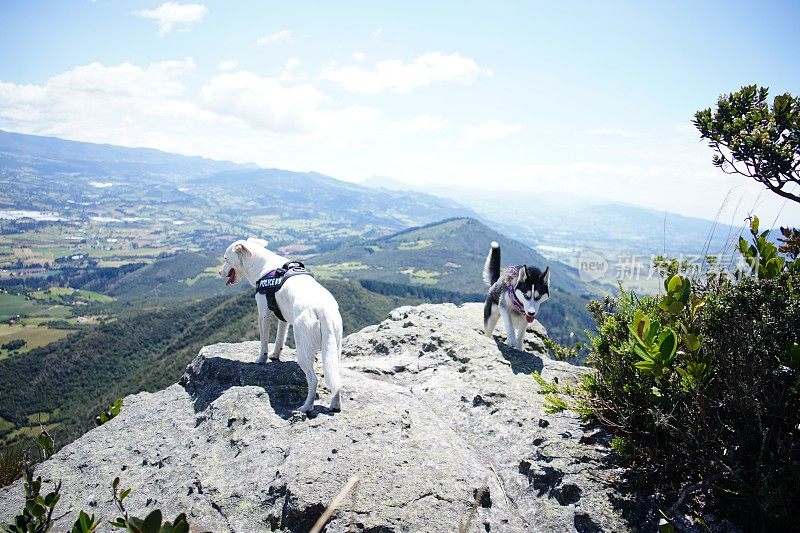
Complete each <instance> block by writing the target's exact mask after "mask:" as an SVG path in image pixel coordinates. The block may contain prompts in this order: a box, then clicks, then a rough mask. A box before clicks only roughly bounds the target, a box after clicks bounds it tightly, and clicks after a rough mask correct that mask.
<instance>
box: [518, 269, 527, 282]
mask: <svg viewBox="0 0 800 533" xmlns="http://www.w3.org/2000/svg"><path fill="white" fill-rule="evenodd" d="M526 279H528V267H526V266H525V265H522V267H520V269H519V273H517V283H522V282H523V281H525V280H526Z"/></svg>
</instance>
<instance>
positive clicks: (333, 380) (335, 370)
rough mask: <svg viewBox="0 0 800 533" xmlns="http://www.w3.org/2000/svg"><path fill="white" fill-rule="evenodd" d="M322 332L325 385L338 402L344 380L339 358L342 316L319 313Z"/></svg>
mask: <svg viewBox="0 0 800 533" xmlns="http://www.w3.org/2000/svg"><path fill="white" fill-rule="evenodd" d="M317 318H318V319H319V327H320V333H321V334H322V371H323V372H324V373H325V385H327V386H328V389H329V390H330V391H331V395H332V396H333V398H334V399H335V401H336V402H337V403H338V401H339V391H340V390H341V388H342V380H341V377H340V375H339V358H340V357H341V355H342V317H341V315H340V314H339V313H338V312H336V313H330V312H329V313H319V312H318V313H317Z"/></svg>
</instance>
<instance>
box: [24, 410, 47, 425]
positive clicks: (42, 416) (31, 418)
mask: <svg viewBox="0 0 800 533" xmlns="http://www.w3.org/2000/svg"><path fill="white" fill-rule="evenodd" d="M51 416H52V415H51V413H49V412H47V411H42V412H40V413H31V414H29V415H28V422H29V423H31V424H38V423H40V422H41V423H42V424H47V423H48V422H50V417H51Z"/></svg>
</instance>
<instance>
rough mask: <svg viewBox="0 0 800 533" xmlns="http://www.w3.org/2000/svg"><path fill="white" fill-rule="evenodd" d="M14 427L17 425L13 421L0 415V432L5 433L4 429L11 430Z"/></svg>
mask: <svg viewBox="0 0 800 533" xmlns="http://www.w3.org/2000/svg"><path fill="white" fill-rule="evenodd" d="M15 427H17V426H16V425H15V424H14V422H9V421H8V420H6V419H5V418H3V417H2V416H0V433H5V432H6V431H11V430H12V429H14V428H15Z"/></svg>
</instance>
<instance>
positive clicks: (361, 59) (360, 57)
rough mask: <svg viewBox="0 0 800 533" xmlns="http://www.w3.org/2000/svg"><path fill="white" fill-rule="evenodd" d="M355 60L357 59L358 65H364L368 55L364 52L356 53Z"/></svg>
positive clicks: (354, 54)
mask: <svg viewBox="0 0 800 533" xmlns="http://www.w3.org/2000/svg"><path fill="white" fill-rule="evenodd" d="M353 59H355V60H356V62H357V63H363V62H364V61H365V60H366V59H367V54H365V53H364V52H354V53H353Z"/></svg>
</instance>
